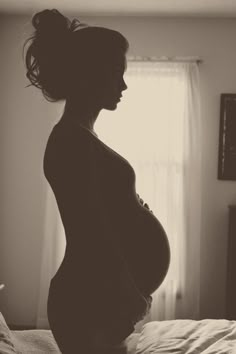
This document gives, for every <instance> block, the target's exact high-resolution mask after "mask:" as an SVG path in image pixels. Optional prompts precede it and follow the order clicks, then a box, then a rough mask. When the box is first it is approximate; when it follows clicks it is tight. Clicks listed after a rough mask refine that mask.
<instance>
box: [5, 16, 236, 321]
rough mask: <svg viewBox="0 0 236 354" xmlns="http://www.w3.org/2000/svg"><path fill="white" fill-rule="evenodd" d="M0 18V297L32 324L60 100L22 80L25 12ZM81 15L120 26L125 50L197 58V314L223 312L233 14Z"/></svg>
mask: <svg viewBox="0 0 236 354" xmlns="http://www.w3.org/2000/svg"><path fill="white" fill-rule="evenodd" d="M74 16H75V17H76V15H74ZM0 20H1V21H0V29H1V30H0V52H1V59H0V60H1V61H2V63H1V67H0V71H1V77H2V78H3V79H1V86H2V87H1V88H2V90H1V97H0V101H1V105H0V113H1V118H0V141H1V151H0V159H1V160H0V163H1V167H3V168H1V171H2V173H1V177H2V178H1V182H0V193H1V199H0V212H1V224H0V228H1V239H0V269H1V273H0V283H1V282H4V283H5V284H6V288H5V289H4V291H2V292H1V294H0V305H1V310H2V312H3V313H4V315H5V317H6V318H7V321H8V322H9V323H16V324H17V323H24V324H29V325H30V324H34V323H35V315H36V303H37V294H38V281H39V270H40V267H39V266H40V257H41V246H42V235H43V222H44V204H43V202H44V193H45V180H44V176H43V173H42V157H43V152H44V147H45V144H46V140H47V137H48V134H49V131H50V129H51V127H52V125H53V123H54V122H55V120H57V119H58V117H59V114H60V113H59V112H60V111H61V106H60V105H58V104H50V103H47V102H46V101H45V100H44V99H43V98H42V96H41V94H40V92H37V90H36V89H34V88H27V89H26V88H25V86H26V85H27V84H28V82H27V80H26V79H25V77H24V76H25V72H24V66H23V62H22V57H21V51H22V43H23V40H24V39H25V38H27V35H28V33H31V26H30V16H25V17H24V16H2V17H1V19H0ZM81 20H82V21H85V22H86V21H88V22H89V23H92V24H98V25H104V26H108V27H110V28H114V29H118V30H120V31H121V32H122V33H123V34H124V35H125V36H126V37H127V38H128V40H129V42H130V52H129V53H130V54H131V55H156V56H162V55H167V56H178V55H179V56H189V55H191V56H192V55H194V56H195V55H196V56H200V57H201V58H202V59H203V63H202V64H200V72H201V98H202V125H203V131H202V134H203V143H202V144H203V151H204V154H203V180H202V228H201V229H202V232H201V250H202V255H201V318H221V317H224V314H225V313H224V311H225V303H224V301H225V274H226V247H227V222H228V220H227V217H228V205H229V204H232V203H236V188H235V187H236V182H228V181H218V180H217V163H218V137H219V108H220V94H221V93H227V92H228V93H230V92H236V65H235V64H236V43H235V33H236V20H234V19H190V18H189V19H184V18H177V19H174V18H154V17H153V18H152V17H138V18H135V17H123V18H121V17H117V18H116V17H110V18H109V17H93V18H92V17H91V18H81ZM193 183H194V181H193Z"/></svg>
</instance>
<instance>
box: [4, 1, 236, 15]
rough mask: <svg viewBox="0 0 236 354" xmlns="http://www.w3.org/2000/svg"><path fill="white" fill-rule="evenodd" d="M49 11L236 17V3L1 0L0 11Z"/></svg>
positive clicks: (94, 13) (84, 13) (93, 13)
mask: <svg viewBox="0 0 236 354" xmlns="http://www.w3.org/2000/svg"><path fill="white" fill-rule="evenodd" d="M46 8H47V9H48V8H49V9H50V8H57V9H58V10H59V11H68V12H76V13H78V14H80V15H122V16H138V15H139V16H187V17H188V16H191V17H236V0H118V1H114V0H113V1H112V0H0V12H15V13H19V12H21V13H28V12H31V13H32V12H35V11H39V10H42V9H46Z"/></svg>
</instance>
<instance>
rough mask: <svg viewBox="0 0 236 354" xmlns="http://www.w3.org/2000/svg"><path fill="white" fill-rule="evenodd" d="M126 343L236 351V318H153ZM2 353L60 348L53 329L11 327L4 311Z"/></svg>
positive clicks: (132, 350)
mask: <svg viewBox="0 0 236 354" xmlns="http://www.w3.org/2000/svg"><path fill="white" fill-rule="evenodd" d="M124 344H125V349H126V350H125V352H126V353H127V354H170V353H175V354H198V353H202V354H236V321H228V320H224V319H219V320H213V319H205V320H201V321H194V320H171V321H152V322H149V323H146V324H145V325H143V326H142V328H141V331H140V333H132V334H131V335H130V336H129V337H128V338H126V340H125V343H124ZM0 353H1V354H12V353H17V354H30V353H32V354H37V353H38V354H42V353H45V354H46V353H49V354H60V351H59V349H58V347H57V345H56V342H55V340H54V338H53V336H52V333H51V331H50V330H43V329H36V330H24V331H13V330H10V329H9V328H8V326H7V324H6V321H5V319H4V317H3V315H2V314H1V313H0ZM78 353H79V343H78ZM123 353H124V350H123V351H122V354H123Z"/></svg>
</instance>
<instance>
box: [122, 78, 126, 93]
mask: <svg viewBox="0 0 236 354" xmlns="http://www.w3.org/2000/svg"><path fill="white" fill-rule="evenodd" d="M127 88H128V86H127V85H126V83H125V80H124V79H123V80H122V87H121V89H122V91H124V90H127Z"/></svg>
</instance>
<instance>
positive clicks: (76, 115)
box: [63, 102, 101, 131]
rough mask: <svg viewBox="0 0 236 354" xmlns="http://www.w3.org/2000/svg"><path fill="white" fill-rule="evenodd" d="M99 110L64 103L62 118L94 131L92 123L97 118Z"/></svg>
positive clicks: (82, 105)
mask: <svg viewBox="0 0 236 354" xmlns="http://www.w3.org/2000/svg"><path fill="white" fill-rule="evenodd" d="M100 110H101V108H97V107H96V108H95V107H89V106H88V105H85V104H80V105H79V104H78V103H77V104H76V105H75V104H72V103H71V102H66V104H65V108H64V113H63V118H64V119H68V120H73V121H76V122H78V124H80V125H81V126H84V127H85V128H87V129H89V130H91V131H94V123H95V121H96V119H97V117H98V114H99V112H100Z"/></svg>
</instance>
